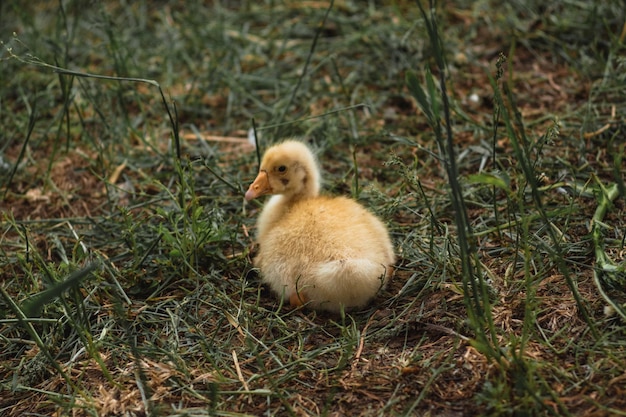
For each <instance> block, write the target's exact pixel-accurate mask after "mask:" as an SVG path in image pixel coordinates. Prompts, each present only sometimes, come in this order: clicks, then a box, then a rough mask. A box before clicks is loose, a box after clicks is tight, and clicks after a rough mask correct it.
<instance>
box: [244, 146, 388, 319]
mask: <svg viewBox="0 0 626 417" xmlns="http://www.w3.org/2000/svg"><path fill="white" fill-rule="evenodd" d="M319 181H320V180H319V169H318V167H317V163H316V161H315V158H314V156H313V153H312V152H311V151H310V150H309V148H308V147H307V146H306V145H305V144H303V143H301V142H298V141H293V140H292V141H287V142H283V143H282V144H279V145H276V146H274V147H272V148H270V149H268V150H267V152H266V153H265V155H264V157H263V161H262V163H261V169H260V172H259V175H258V176H257V178H256V180H255V181H254V183H253V184H252V185H251V186H250V189H249V190H248V192H247V193H246V199H248V200H250V199H253V198H256V197H258V196H260V195H264V194H275V195H274V196H272V197H271V198H270V200H269V201H268V202H267V203H266V204H265V207H264V208H263V211H262V213H261V215H260V216H259V219H258V222H257V241H258V243H259V253H258V256H257V257H256V258H255V260H254V263H255V266H257V267H258V268H259V269H260V272H261V277H262V279H263V281H264V282H266V283H267V284H268V285H269V286H270V287H271V288H272V290H273V291H274V292H275V293H277V294H278V295H280V296H284V297H285V298H286V299H289V300H290V303H291V304H292V305H300V304H305V303H306V305H307V306H310V307H312V308H315V309H318V310H328V311H333V312H337V311H340V310H341V308H342V307H343V308H345V309H350V308H356V307H362V306H364V305H365V304H367V302H368V301H370V300H371V299H372V298H373V297H374V296H375V295H376V293H377V292H378V291H379V290H380V289H381V288H382V287H383V286H384V285H385V284H386V283H387V281H388V280H389V277H390V275H391V272H392V270H393V268H392V265H393V263H394V262H395V255H394V253H393V247H392V245H391V240H390V239H389V234H388V232H387V229H386V227H385V226H384V224H383V223H382V222H381V221H380V220H379V219H378V218H377V217H375V216H374V215H373V214H371V213H370V212H369V211H368V210H366V209H365V208H364V207H363V206H361V205H360V204H358V203H357V202H356V201H354V200H351V199H348V198H345V197H335V198H331V197H325V196H320V195H319Z"/></svg>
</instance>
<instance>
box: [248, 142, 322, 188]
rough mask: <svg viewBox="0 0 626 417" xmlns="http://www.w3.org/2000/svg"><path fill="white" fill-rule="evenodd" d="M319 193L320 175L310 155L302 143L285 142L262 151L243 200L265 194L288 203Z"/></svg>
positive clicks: (311, 154) (313, 157) (312, 156)
mask: <svg viewBox="0 0 626 417" xmlns="http://www.w3.org/2000/svg"><path fill="white" fill-rule="evenodd" d="M319 189H320V174H319V168H318V167H317V161H316V160H315V156H314V155H313V152H311V150H310V149H309V147H308V146H306V145H305V144H304V143H302V142H299V141H297V140H288V141H286V142H283V143H280V144H278V145H274V146H272V147H271V148H269V149H268V150H267V151H265V154H264V155H263V160H262V161H261V167H260V169H259V175H257V177H256V179H255V180H254V182H253V183H252V184H251V185H250V188H248V191H247V192H246V200H252V199H254V198H257V197H259V196H262V195H265V194H282V195H284V196H285V197H287V198H288V199H301V198H308V197H315V196H317V195H318V193H319Z"/></svg>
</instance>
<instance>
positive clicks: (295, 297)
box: [289, 291, 308, 307]
mask: <svg viewBox="0 0 626 417" xmlns="http://www.w3.org/2000/svg"><path fill="white" fill-rule="evenodd" d="M307 301H308V300H307V299H306V296H305V295H304V293H301V292H297V291H296V292H294V293H293V294H291V295H290V296H289V304H290V305H291V306H292V307H300V306H303V305H304V304H306V302H307Z"/></svg>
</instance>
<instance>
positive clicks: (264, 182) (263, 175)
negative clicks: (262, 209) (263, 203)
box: [246, 171, 272, 201]
mask: <svg viewBox="0 0 626 417" xmlns="http://www.w3.org/2000/svg"><path fill="white" fill-rule="evenodd" d="M271 192H272V187H270V181H269V178H268V176H267V171H261V172H259V175H257V177H256V179H255V180H254V182H253V183H252V184H250V188H248V191H246V200H248V201H250V200H252V199H255V198H257V197H260V196H262V195H265V194H269V193H271Z"/></svg>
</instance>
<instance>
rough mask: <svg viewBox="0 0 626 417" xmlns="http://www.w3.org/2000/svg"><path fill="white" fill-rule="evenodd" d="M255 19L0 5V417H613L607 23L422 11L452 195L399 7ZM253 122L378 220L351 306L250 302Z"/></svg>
mask: <svg viewBox="0 0 626 417" xmlns="http://www.w3.org/2000/svg"><path fill="white" fill-rule="evenodd" d="M257 3H258V2H247V1H242V2H238V4H236V5H235V4H234V3H233V4H231V3H229V2H215V3H213V2H208V3H207V4H204V3H203V2H186V3H185V5H182V4H179V3H177V2H169V1H163V2H159V4H158V7H157V6H153V5H152V3H141V2H139V3H134V4H132V5H129V6H126V7H118V6H112V5H96V6H94V5H93V4H85V3H84V2H80V1H61V2H58V3H54V4H48V3H45V2H31V3H29V4H28V5H24V4H22V2H11V1H9V2H3V3H2V5H0V40H2V41H3V42H4V43H3V45H2V50H1V52H0V78H2V79H3V80H6V81H5V82H4V83H2V86H0V103H1V105H0V121H1V123H2V126H3V128H2V132H0V135H1V136H2V139H1V140H0V158H1V160H0V186H1V188H0V191H1V192H2V201H1V202H0V209H1V211H2V214H1V216H2V223H1V231H0V290H1V294H0V295H1V297H0V413H2V414H3V415H8V416H17V415H28V414H29V413H30V415H76V416H81V415H98V416H115V415H129V416H132V415H137V416H141V415H155V416H156V415H158V416H161V415H162V416H166V415H167V416H183V415H186V416H204V415H225V416H234V415H296V416H300V415H328V416H339V415H364V416H365V415H368V416H369V415H385V416H387V415H431V416H465V415H467V416H474V415H492V416H502V415H516V416H517V415H538V416H539V415H590V416H608V415H620V414H621V415H624V414H626V412H624V411H623V410H625V409H626V401H625V400H624V398H626V397H625V395H624V394H625V392H624V391H625V389H624V379H625V378H626V345H625V344H624V329H625V325H624V323H625V322H624V319H623V317H622V316H621V314H623V310H622V309H623V306H624V303H625V302H626V296H625V295H624V286H625V284H624V283H625V282H626V281H625V276H624V241H625V237H624V236H625V230H626V224H625V223H624V218H625V216H624V210H625V206H624V194H625V193H624V188H625V187H624V172H626V171H625V166H624V161H623V160H624V155H625V150H624V149H625V147H624V144H623V143H624V140H623V139H624V120H623V114H624V111H625V110H626V101H624V99H623V96H622V89H623V83H624V81H625V78H624V75H623V74H626V71H624V61H623V59H622V58H621V56H622V55H623V53H624V41H625V39H624V38H625V36H626V29H625V26H623V25H624V23H623V11H622V5H621V4H620V3H619V2H617V1H607V2H603V3H602V4H585V3H577V4H573V3H571V2H561V1H559V2H553V4H552V5H550V6H544V5H543V4H539V3H540V2H534V1H526V2H508V3H504V4H500V3H498V2H492V1H478V2H474V3H472V4H471V5H466V4H464V3H450V4H446V5H445V7H443V6H444V5H441V6H438V7H437V9H436V10H437V16H438V28H439V33H440V34H441V36H442V39H443V42H442V44H441V45H442V48H443V51H444V52H445V58H446V68H447V71H446V72H445V75H446V86H447V89H448V98H449V100H450V106H451V113H450V115H451V122H450V124H449V125H446V124H445V123H444V124H443V125H442V126H443V129H444V130H443V132H444V133H445V132H447V131H448V130H446V129H449V131H450V132H451V133H452V140H453V143H454V152H455V153H456V161H457V162H458V172H459V176H458V178H456V179H454V178H453V179H452V180H448V174H447V172H446V170H445V164H444V163H442V161H445V157H446V153H442V152H441V147H440V146H438V142H437V139H438V138H437V136H436V130H435V129H433V126H434V124H435V125H436V124H437V123H441V121H442V120H443V117H442V116H443V113H440V114H439V116H437V117H434V118H432V119H431V120H429V119H428V118H427V117H426V116H425V115H427V114H428V111H430V110H433V112H434V113H433V114H436V112H435V110H436V105H435V104H434V103H435V102H436V101H438V100H441V99H442V96H441V89H440V86H439V84H438V81H439V79H438V76H439V74H440V73H441V72H440V71H439V69H438V67H437V65H436V63H435V58H436V56H437V54H436V50H435V49H433V48H432V47H431V45H430V40H429V39H430V38H429V35H428V33H427V30H426V25H425V19H424V18H423V17H422V15H421V14H420V11H419V8H418V7H417V5H416V3H414V2H408V1H397V2H393V5H389V6H381V5H379V4H376V3H375V2H369V3H367V4H361V3H358V2H350V1H336V2H334V4H332V7H329V6H330V5H329V3H328V2H292V1H284V2H264V3H263V4H261V5H259V4H257ZM592 3H593V2H592ZM620 13H622V15H620ZM620 16H621V17H620ZM620 18H621V19H622V20H620ZM13 32H15V36H14V35H13ZM500 52H502V53H503V56H505V57H506V60H504V59H502V58H500V60H499V56H500V55H499V54H500ZM498 62H499V63H500V64H501V65H502V70H503V72H502V73H501V74H497V72H498V71H497V63H498ZM51 66H54V67H57V68H58V69H57V70H56V71H53V70H51ZM426 67H428V68H429V70H430V71H432V72H433V74H434V77H435V78H434V81H435V83H434V84H433V89H432V90H431V91H428V93H429V94H430V99H431V101H430V104H429V105H427V106H426V107H424V106H423V105H422V104H423V103H421V102H420V100H419V99H416V96H415V91H416V90H415V88H412V87H411V85H410V84H409V86H407V83H406V79H407V78H406V76H407V74H409V73H411V72H413V73H414V74H415V81H416V83H417V85H419V86H422V87H424V88H426V90H428V88H427V87H428V79H427V71H426V70H425V68H426ZM87 73H88V74H92V75H99V76H107V77H112V79H103V78H95V77H93V76H83V75H84V74H87ZM116 77H117V78H118V79H115V78H116ZM119 77H124V78H125V79H124V80H122V79H119ZM129 78H140V79H143V80H155V81H156V82H144V81H137V80H130V79H129ZM161 92H163V94H164V98H165V100H163V98H162V96H161ZM509 93H510V94H509ZM498 94H499V95H498ZM440 110H441V109H440ZM168 111H169V112H170V115H171V119H170V117H169V115H168ZM253 126H256V127H257V129H258V133H259V137H260V143H261V146H263V147H265V146H267V145H268V144H269V143H272V142H273V141H275V140H278V139H279V138H282V137H286V136H291V135H297V136H302V137H305V138H307V140H309V141H310V142H311V143H312V144H313V145H314V146H315V147H316V149H318V151H319V155H320V160H321V163H322V166H323V168H324V171H325V174H326V176H325V180H326V183H325V188H326V189H327V190H328V191H329V192H330V193H333V194H345V195H352V196H355V197H357V198H359V200H360V201H362V202H363V203H364V204H366V205H368V206H369V207H370V208H371V209H372V210H373V211H375V212H376V213H377V214H379V215H380V216H382V217H383V218H384V219H385V220H386V221H387V222H388V224H389V225H390V229H391V232H392V237H393V239H394V242H395V244H396V247H397V251H398V255H399V258H400V261H399V263H398V268H397V273H396V276H395V279H394V281H393V282H392V284H391V286H390V287H389V288H387V289H386V290H385V291H384V292H383V293H382V294H380V296H379V297H378V298H377V299H376V301H375V302H374V303H373V304H372V305H371V306H369V307H368V308H367V309H365V310H364V311H358V312H353V313H350V314H346V315H345V316H341V317H337V316H332V315H326V314H316V313H314V312H311V311H308V310H290V309H288V308H286V307H283V306H281V305H280V304H279V303H278V302H277V301H276V300H275V299H274V297H273V296H272V294H270V293H269V291H267V289H266V288H264V287H263V286H262V285H261V284H260V282H259V280H258V278H257V275H256V271H254V270H253V269H252V268H251V262H250V259H251V257H252V256H253V255H254V251H255V246H254V239H253V236H254V222H255V218H256V216H257V214H258V211H259V206H258V205H256V204H244V202H243V197H242V193H243V190H245V188H246V187H247V185H248V184H249V182H250V181H251V180H252V178H253V176H254V173H255V170H256V161H257V154H256V151H255V150H254V148H253V147H252V146H251V145H250V144H249V143H248V142H247V136H248V130H249V129H250V128H252V127H253ZM440 143H444V142H440ZM455 184H456V185H455ZM455 186H457V187H459V188H458V190H459V191H460V196H461V197H462V206H461V208H462V210H464V211H465V212H466V213H467V219H468V222H469V226H470V227H469V228H468V230H470V229H471V234H470V235H469V236H468V239H469V240H468V242H466V243H467V244H468V248H469V250H470V254H471V256H472V258H471V262H473V265H474V267H475V268H476V269H475V272H476V273H475V275H468V274H467V273H466V271H465V270H464V269H463V268H462V263H461V262H460V257H461V255H460V254H461V253H463V251H462V250H461V249H462V247H461V246H462V245H463V244H464V243H463V241H462V240H461V242H459V239H458V237H459V233H458V230H459V229H458V225H459V223H458V212H459V210H458V209H457V210H453V207H454V205H453V202H454V199H453V198H451V194H450V190H451V189H454V187H455ZM598 207H600V210H598ZM460 245H461V246H460ZM481 291H482V292H481ZM477 309H478V310H480V309H483V310H482V313H483V314H477V311H478V310H477Z"/></svg>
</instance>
